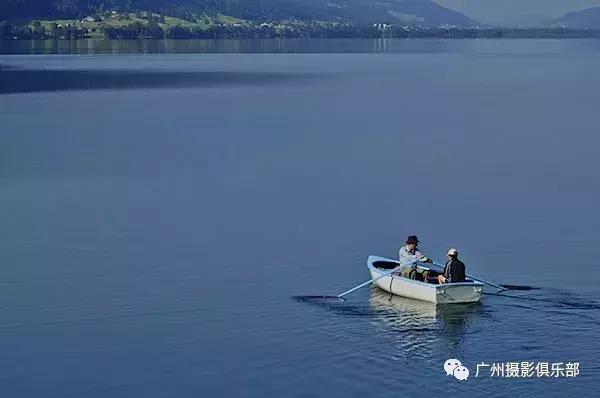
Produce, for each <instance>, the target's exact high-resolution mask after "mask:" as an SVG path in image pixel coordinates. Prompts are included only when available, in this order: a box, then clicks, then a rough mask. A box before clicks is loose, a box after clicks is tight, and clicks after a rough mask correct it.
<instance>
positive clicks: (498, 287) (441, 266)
mask: <svg viewBox="0 0 600 398" xmlns="http://www.w3.org/2000/svg"><path fill="white" fill-rule="evenodd" d="M431 264H433V265H437V266H438V267H440V268H442V269H443V268H445V267H446V266H445V265H442V264H440V263H436V262H435V261H434V262H433V263H431ZM465 276H466V277H467V278H470V279H473V280H474V281H477V282H481V283H485V284H486V285H489V286H491V287H495V288H496V289H500V290H506V288H505V287H502V286H500V285H496V284H495V283H492V282H488V281H486V280H484V279H480V278H476V277H474V276H472V275H465Z"/></svg>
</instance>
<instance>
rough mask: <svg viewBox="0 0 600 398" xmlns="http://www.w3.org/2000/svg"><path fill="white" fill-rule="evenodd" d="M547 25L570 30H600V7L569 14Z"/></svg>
mask: <svg viewBox="0 0 600 398" xmlns="http://www.w3.org/2000/svg"><path fill="white" fill-rule="evenodd" d="M548 23H549V24H551V25H553V26H561V27H565V28H571V29H600V7H594V8H588V9H585V10H581V11H573V12H569V13H567V14H565V15H563V16H562V17H559V18H556V19H553V20H550V21H549V22H548Z"/></svg>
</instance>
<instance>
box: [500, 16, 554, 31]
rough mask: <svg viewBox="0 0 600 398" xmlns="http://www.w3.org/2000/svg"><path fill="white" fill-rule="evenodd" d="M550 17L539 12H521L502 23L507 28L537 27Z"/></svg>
mask: <svg viewBox="0 0 600 398" xmlns="http://www.w3.org/2000/svg"><path fill="white" fill-rule="evenodd" d="M549 19H550V17H548V16H547V15H541V14H521V15H517V16H516V17H513V18H511V19H510V20H509V21H507V22H506V23H504V24H503V25H504V26H507V27H509V28H539V27H543V26H544V24H546V23H547V21H548V20H549Z"/></svg>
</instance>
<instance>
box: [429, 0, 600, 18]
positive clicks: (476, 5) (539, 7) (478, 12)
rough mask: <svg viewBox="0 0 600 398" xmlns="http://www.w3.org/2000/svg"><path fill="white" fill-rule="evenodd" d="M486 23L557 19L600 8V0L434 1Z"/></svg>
mask: <svg viewBox="0 0 600 398" xmlns="http://www.w3.org/2000/svg"><path fill="white" fill-rule="evenodd" d="M434 1H436V2H437V3H439V4H441V5H444V6H446V7H449V8H452V9H454V10H456V11H461V12H464V13H465V14H467V15H468V16H470V17H472V18H474V19H476V20H479V21H481V22H486V23H505V22H513V21H515V20H516V19H517V18H518V17H519V15H524V14H539V15H545V16H548V17H557V16H560V15H562V14H564V13H566V12H569V11H574V10H580V9H583V8H589V7H595V6H600V0H434Z"/></svg>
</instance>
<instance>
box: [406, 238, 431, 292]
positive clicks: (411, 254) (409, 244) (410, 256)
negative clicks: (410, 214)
mask: <svg viewBox="0 0 600 398" xmlns="http://www.w3.org/2000/svg"><path fill="white" fill-rule="evenodd" d="M418 244H419V238H417V237H416V236H415V235H411V236H409V237H408V238H407V239H406V246H402V247H401V248H400V250H399V251H398V258H399V260H400V265H401V266H402V270H401V271H400V276H403V277H405V278H409V279H418V280H421V281H427V276H428V271H425V270H422V269H419V268H417V263H419V262H421V263H432V262H433V261H432V260H431V259H429V258H427V257H426V256H424V255H423V254H421V252H420V251H419V250H418V249H417V245H418Z"/></svg>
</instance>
